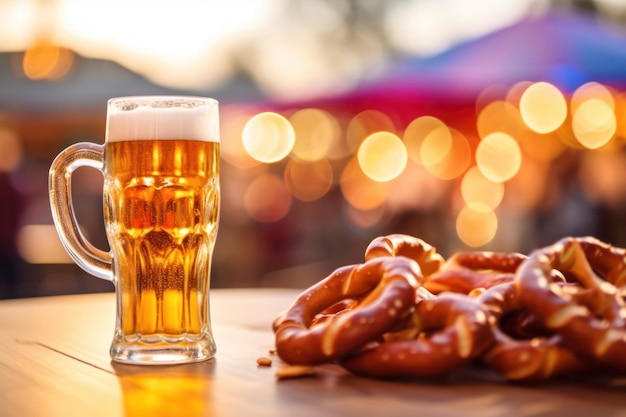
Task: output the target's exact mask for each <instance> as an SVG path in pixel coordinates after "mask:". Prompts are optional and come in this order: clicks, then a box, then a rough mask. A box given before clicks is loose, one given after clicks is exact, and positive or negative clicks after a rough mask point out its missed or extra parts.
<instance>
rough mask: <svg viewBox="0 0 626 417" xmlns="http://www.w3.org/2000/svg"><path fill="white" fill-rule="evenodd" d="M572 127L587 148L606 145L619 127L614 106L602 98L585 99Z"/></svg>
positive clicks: (579, 107) (578, 108) (577, 137)
mask: <svg viewBox="0 0 626 417" xmlns="http://www.w3.org/2000/svg"><path fill="white" fill-rule="evenodd" d="M572 129H573V131H574V135H575V136H576V139H577V140H578V142H580V144H581V145H583V146H584V147H586V148H589V149H597V148H599V147H601V146H604V145H606V144H607V143H608V142H609V141H610V140H611V138H613V135H614V134H615V131H616V129H617V122H616V119H615V113H614V111H613V108H612V107H611V105H610V104H609V103H607V102H606V101H604V100H602V99H600V98H592V99H589V100H586V101H584V102H583V103H581V104H580V105H579V106H578V107H577V108H576V110H575V112H574V115H573V118H572Z"/></svg>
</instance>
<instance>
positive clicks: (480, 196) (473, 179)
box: [461, 166, 504, 209]
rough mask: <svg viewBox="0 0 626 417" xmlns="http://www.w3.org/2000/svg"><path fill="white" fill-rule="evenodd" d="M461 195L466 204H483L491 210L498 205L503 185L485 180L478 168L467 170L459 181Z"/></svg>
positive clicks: (502, 193)
mask: <svg viewBox="0 0 626 417" xmlns="http://www.w3.org/2000/svg"><path fill="white" fill-rule="evenodd" d="M461 195H462V196H463V201H465V203H466V204H472V203H483V204H485V205H486V206H487V207H489V208H491V209H495V208H496V207H498V205H500V202H501V201H502V197H503V196H504V184H503V183H501V182H493V181H491V180H490V179H488V178H486V177H485V176H484V175H483V174H482V172H480V170H479V169H478V167H476V166H474V167H472V168H470V169H469V170H467V172H466V173H465V175H463V179H462V181H461Z"/></svg>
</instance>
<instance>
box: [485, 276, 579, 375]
mask: <svg viewBox="0 0 626 417" xmlns="http://www.w3.org/2000/svg"><path fill="white" fill-rule="evenodd" d="M478 301H479V302H480V303H481V304H483V305H484V306H486V307H487V308H488V309H489V312H490V313H491V316H490V320H491V322H492V325H493V332H494V337H495V340H494V344H493V346H492V347H491V348H490V349H489V350H488V351H487V352H486V353H485V354H484V355H483V356H482V358H481V359H482V361H483V362H484V363H485V364H487V365H488V366H490V367H491V368H493V369H495V370H496V371H497V372H498V373H500V374H501V375H503V376H504V377H505V378H507V379H509V380H518V381H521V380H524V381H530V380H542V379H547V378H550V377H553V376H556V375H561V374H565V373H571V372H576V371H579V370H582V369H585V368H586V364H585V362H584V361H583V360H581V359H580V358H579V357H578V356H577V355H575V354H574V353H573V352H572V351H571V350H570V349H568V348H567V347H566V346H565V345H564V344H563V340H562V338H561V336H560V335H558V334H556V333H554V332H551V333H548V334H544V332H543V329H541V331H540V332H539V333H537V334H530V333H529V332H528V331H527V329H524V330H523V331H519V330H518V328H516V329H515V330H516V331H515V334H511V332H510V331H507V329H506V328H505V327H504V326H503V322H504V320H505V318H506V317H507V316H509V315H511V314H514V313H517V312H524V307H523V306H522V304H521V303H520V299H519V293H518V291H517V288H516V286H515V283H514V282H507V283H504V284H499V285H496V286H493V287H491V288H489V289H488V290H486V291H485V292H484V293H482V294H481V295H480V296H479V297H478ZM521 335H523V337H522V336H521Z"/></svg>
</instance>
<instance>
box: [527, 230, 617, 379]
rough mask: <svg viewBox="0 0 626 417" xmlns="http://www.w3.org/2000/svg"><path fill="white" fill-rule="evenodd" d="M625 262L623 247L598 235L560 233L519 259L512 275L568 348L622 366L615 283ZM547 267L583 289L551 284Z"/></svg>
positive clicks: (531, 307) (530, 304) (534, 309)
mask: <svg viewBox="0 0 626 417" xmlns="http://www.w3.org/2000/svg"><path fill="white" fill-rule="evenodd" d="M625 262H626V252H625V251H624V250H623V249H617V248H612V247H611V246H610V245H607V244H605V243H602V242H600V241H599V240H597V239H594V238H590V237H586V238H571V237H570V238H565V239H562V240H560V241H558V242H557V243H555V244H553V245H552V246H548V247H545V248H543V249H540V250H536V251H535V252H533V253H532V254H531V255H530V257H529V258H528V259H527V260H525V261H524V262H523V263H522V265H520V267H519V269H518V272H517V275H516V284H517V288H518V291H519V295H520V299H521V301H522V303H523V304H524V305H525V306H526V307H527V308H528V309H529V310H530V311H531V312H532V313H533V314H534V315H536V316H537V317H538V318H539V319H540V320H541V321H542V322H543V323H544V324H545V325H546V327H548V328H550V329H552V330H553V331H555V332H557V333H559V334H560V335H561V336H562V337H563V340H564V341H565V343H566V344H567V346H568V347H569V348H570V349H572V350H573V351H575V352H576V353H578V354H579V355H581V356H583V357H586V358H588V359H591V360H594V361H596V362H598V363H600V364H603V365H606V366H607V367H614V368H619V369H622V370H626V306H625V304H624V300H623V298H622V295H621V294H620V293H619V291H618V289H617V288H616V287H615V285H614V283H620V284H621V283H623V282H624V269H625V267H624V265H623V264H624V263H625ZM551 268H556V269H559V270H561V271H563V272H567V274H568V276H569V277H573V278H575V279H576V280H577V281H578V282H579V283H580V284H581V285H582V286H583V287H584V289H585V291H586V293H583V294H582V295H579V296H577V297H572V296H571V294H570V293H568V291H567V290H566V289H567V287H566V286H562V285H555V283H554V282H553V280H552V279H551V277H550V269H551ZM594 270H595V271H597V272H598V273H599V274H602V277H599V276H598V275H596V273H595V272H594ZM607 279H608V280H611V282H609V281H607Z"/></svg>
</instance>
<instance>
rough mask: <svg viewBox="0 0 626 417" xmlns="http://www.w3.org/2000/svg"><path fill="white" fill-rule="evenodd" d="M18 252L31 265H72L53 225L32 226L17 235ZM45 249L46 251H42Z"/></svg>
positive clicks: (21, 230)
mask: <svg viewBox="0 0 626 417" xmlns="http://www.w3.org/2000/svg"><path fill="white" fill-rule="evenodd" d="M16 243H17V251H18V253H19V254H20V256H21V257H22V259H24V260H25V261H26V262H28V263H31V264H71V263H73V261H72V259H71V258H70V256H69V255H68V254H67V251H66V250H65V248H64V247H63V245H62V244H61V240H60V239H59V235H58V234H57V231H56V229H55V227H54V225H52V224H30V225H25V226H22V227H21V228H20V230H19V231H18V234H17V242H16ZM42 248H45V250H42Z"/></svg>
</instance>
